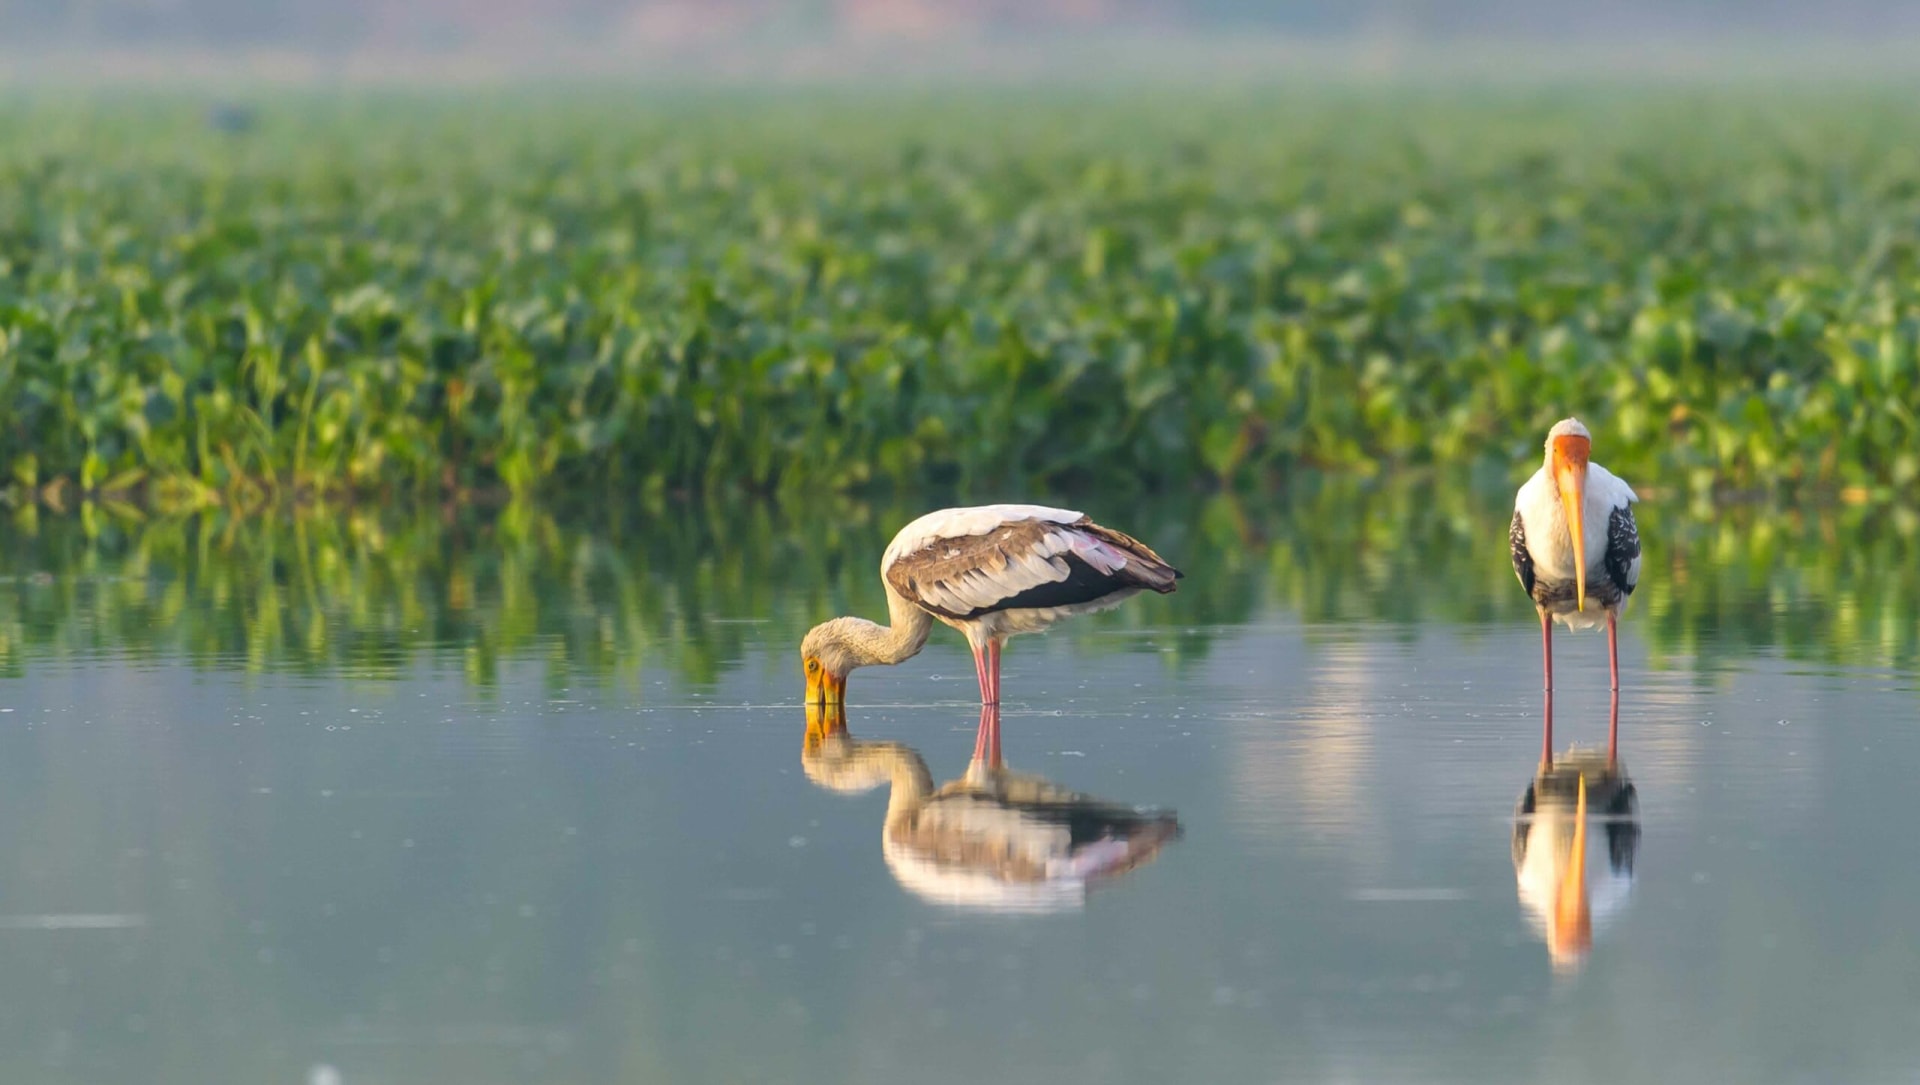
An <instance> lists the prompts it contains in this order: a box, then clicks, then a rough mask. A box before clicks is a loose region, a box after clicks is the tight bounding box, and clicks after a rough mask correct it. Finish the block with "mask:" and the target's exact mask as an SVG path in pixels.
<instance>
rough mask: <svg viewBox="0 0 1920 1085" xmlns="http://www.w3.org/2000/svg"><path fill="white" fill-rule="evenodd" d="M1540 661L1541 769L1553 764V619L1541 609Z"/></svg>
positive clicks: (1543, 608) (1545, 610)
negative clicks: (1541, 709)
mask: <svg viewBox="0 0 1920 1085" xmlns="http://www.w3.org/2000/svg"><path fill="white" fill-rule="evenodd" d="M1540 659H1541V666H1542V668H1543V669H1544V671H1545V674H1546V679H1545V683H1544V689H1543V695H1544V698H1545V701H1544V705H1545V707H1544V710H1543V711H1542V712H1541V713H1540V767H1541V768H1543V769H1544V768H1548V767H1550V766H1552V764H1553V619H1552V618H1550V617H1548V616H1547V609H1546V608H1545V607H1541V608H1540Z"/></svg>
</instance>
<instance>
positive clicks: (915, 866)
mask: <svg viewBox="0 0 1920 1085" xmlns="http://www.w3.org/2000/svg"><path fill="white" fill-rule="evenodd" d="M999 712H1000V709H999V707H998V706H995V705H983V706H981V709H980V728H981V733H983V734H984V733H988V731H989V730H991V731H992V732H995V733H997V732H998V730H999V722H1000V721H999V718H998V717H999ZM800 764H801V767H802V768H803V769H804V770H805V771H806V774H807V778H808V779H810V780H812V781H813V782H814V783H815V784H818V785H819V786H821V787H823V788H826V789H828V790H830V791H838V792H842V793H845V794H854V793H859V792H864V791H870V790H872V789H873V788H876V787H879V786H881V785H882V784H886V785H889V786H890V788H891V792H890V794H889V796H888V799H887V815H886V821H885V822H884V824H883V827H882V830H881V851H882V854H883V856H884V857H885V859H886V864H887V869H888V871H889V872H890V873H892V875H893V877H894V879H895V880H896V881H898V882H899V883H900V884H901V885H902V886H903V887H905V888H906V889H907V890H908V891H909V892H912V893H914V894H915V895H917V896H920V897H922V898H925V899H927V900H930V901H933V902H935V903H939V904H943V905H949V906H955V907H961V908H970V909H979V910H985V911H997V912H1052V911H1064V910H1070V909H1075V908H1079V907H1081V906H1082V905H1083V904H1084V903H1085V901H1086V896H1087V892H1088V889H1089V888H1090V887H1091V886H1092V885H1094V884H1096V883H1099V882H1104V881H1107V880H1110V879H1112V878H1115V877H1118V876H1120V875H1122V874H1125V873H1126V872H1127V871H1130V870H1132V869H1134V868H1135V867H1137V866H1140V865H1141V864H1143V863H1146V862H1148V861H1150V860H1152V859H1153V858H1154V857H1155V856H1156V855H1157V854H1158V853H1159V851H1160V849H1161V848H1162V847H1164V846H1165V845H1166V844H1167V843H1169V842H1170V841H1173V840H1175V839H1178V838H1179V836H1180V823H1179V820H1178V819H1177V818H1176V817H1175V816H1174V814H1173V812H1172V811H1169V810H1154V809H1148V808H1140V807H1133V806H1127V805H1123V804H1119V803H1112V802H1107V801H1105V800H1102V799H1098V798H1095V797H1093V796H1091V795H1085V794H1081V793H1080V792H1076V791H1072V790H1069V789H1067V788H1064V787H1061V786H1060V785H1058V784H1055V783H1053V782H1052V781H1049V780H1047V779H1045V778H1043V777H1040V776H1036V775H1032V774H1030V773H1019V772H1013V771H1011V770H1009V769H1008V768H1007V767H1006V766H1005V765H1004V764H1002V763H1001V761H1000V757H999V750H998V748H997V744H995V748H994V749H992V750H991V752H990V753H989V754H988V755H987V756H985V757H981V758H976V759H975V760H974V761H973V762H972V763H971V764H969V765H968V766H967V772H966V774H965V775H964V776H962V777H960V778H959V779H956V780H952V781H949V782H948V783H945V784H942V785H939V786H938V787H936V786H935V785H934V782H933V774H932V773H931V772H930V771H929V770H928V768H927V763H926V760H925V759H924V758H922V757H921V756H920V754H919V752H918V751H917V750H915V749H913V748H912V747H911V746H907V745H905V744H904V743H900V742H886V741H875V740H870V739H858V738H854V737H853V736H852V735H851V734H849V733H848V732H847V726H846V716H845V710H844V708H843V707H842V706H839V705H830V704H829V705H815V704H810V705H808V706H807V735H806V740H805V742H804V743H803V745H802V747H801V752H800Z"/></svg>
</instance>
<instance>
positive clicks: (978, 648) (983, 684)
mask: <svg viewBox="0 0 1920 1085" xmlns="http://www.w3.org/2000/svg"><path fill="white" fill-rule="evenodd" d="M973 677H974V679H975V680H976V681H978V682H979V683H980V703H981V704H986V703H987V692H988V691H987V685H988V683H987V646H986V645H984V644H976V645H974V646H973Z"/></svg>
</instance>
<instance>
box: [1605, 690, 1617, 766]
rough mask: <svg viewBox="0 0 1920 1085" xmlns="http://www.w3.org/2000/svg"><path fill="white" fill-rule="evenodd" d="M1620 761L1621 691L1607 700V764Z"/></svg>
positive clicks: (1615, 691) (1614, 693) (1614, 692)
mask: <svg viewBox="0 0 1920 1085" xmlns="http://www.w3.org/2000/svg"><path fill="white" fill-rule="evenodd" d="M1618 760H1620V691H1619V690H1617V689H1616V690H1614V691H1613V696H1612V697H1610V698H1608V700H1607V764H1609V765H1611V764H1613V763H1614V762H1615V761H1618Z"/></svg>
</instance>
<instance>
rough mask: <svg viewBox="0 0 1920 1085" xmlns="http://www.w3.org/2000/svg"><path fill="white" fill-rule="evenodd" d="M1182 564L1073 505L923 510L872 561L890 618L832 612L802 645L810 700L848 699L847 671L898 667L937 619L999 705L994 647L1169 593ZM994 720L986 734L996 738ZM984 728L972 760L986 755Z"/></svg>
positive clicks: (984, 694)
mask: <svg viewBox="0 0 1920 1085" xmlns="http://www.w3.org/2000/svg"><path fill="white" fill-rule="evenodd" d="M1179 577H1180V571H1179V570H1178V569H1175V568H1174V567H1173V566H1171V565H1168V564H1167V563H1166V562H1165V561H1163V560H1161V558H1160V555H1158V554H1156V553H1154V552H1153V551H1152V550H1151V549H1149V548H1148V547H1147V546H1146V544H1144V543H1142V542H1140V541H1139V540H1137V539H1134V538H1132V537H1130V536H1127V535H1124V534H1122V533H1120V532H1118V531H1115V530H1113V529H1112V528H1106V527H1101V526H1100V525H1099V524H1096V523H1094V522H1093V521H1092V520H1089V519H1087V518H1086V517H1085V516H1084V515H1082V514H1080V513H1078V512H1072V511H1069V510H1067V509H1053V508H1048V507H1046V506H1044V505H981V506H978V507H975V508H964V509H941V510H940V511H938V512H930V513H928V514H926V515H925V516H922V517H920V518H919V519H918V520H915V521H913V522H912V523H910V524H908V525H907V526H906V527H903V528H901V529H900V533H899V534H898V535H895V536H894V537H893V542H892V543H890V544H888V546H887V552H886V554H885V555H884V556H883V557H882V558H881V559H880V583H881V585H882V586H883V587H885V588H886V592H887V613H888V615H889V616H890V618H891V620H892V624H891V625H880V624H878V623H876V622H870V621H867V620H866V619H865V618H835V619H834V620H832V621H830V622H823V623H822V624H820V625H817V626H814V627H813V629H812V630H811V631H810V632H808V633H807V636H806V639H805V640H804V641H802V642H801V644H800V658H801V665H802V667H803V668H804V669H805V670H806V675H807V703H809V704H844V703H845V702H846V692H847V674H848V672H850V671H852V670H853V669H854V668H855V667H866V666H870V665H873V664H876V663H886V664H892V663H899V662H900V661H902V660H905V659H909V658H911V657H912V656H914V655H915V654H916V653H918V652H919V651H920V649H921V647H922V646H924V645H925V644H926V642H927V632H928V630H929V629H931V627H932V624H933V622H934V620H935V619H938V620H940V621H942V622H945V623H946V624H948V625H950V626H952V627H954V628H955V629H958V630H960V632H962V633H964V634H966V637H967V643H968V644H969V645H970V646H971V647H972V648H973V669H974V675H975V677H977V678H978V679H979V681H980V703H981V704H984V705H997V704H999V703H1000V646H1001V645H1002V644H1004V643H1006V640H1007V638H1009V637H1012V636H1015V635H1017V634H1020V633H1039V632H1044V631H1045V630H1046V629H1047V627H1049V626H1051V625H1052V624H1053V623H1055V622H1057V621H1060V620H1061V619H1063V618H1070V617H1073V616H1075V615H1078V614H1090V613H1092V612H1094V611H1099V610H1106V609H1108V608H1110V607H1114V606H1117V605H1119V604H1120V602H1121V601H1122V600H1124V599H1127V598H1128V597H1130V596H1133V595H1137V594H1139V593H1140V592H1141V591H1146V590H1152V591H1157V592H1162V593H1165V592H1170V591H1172V590H1173V589H1174V584H1173V582H1174V581H1175V580H1177V579H1179ZM997 735H998V727H997V726H996V727H995V728H994V734H993V736H991V737H993V738H996V739H997ZM989 737H990V736H989V735H988V733H987V731H986V729H985V728H984V727H983V729H982V732H981V735H980V743H979V745H978V746H977V747H976V749H975V751H974V756H976V757H983V756H986V754H987V752H988V751H987V749H986V746H987V743H988V740H989Z"/></svg>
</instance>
